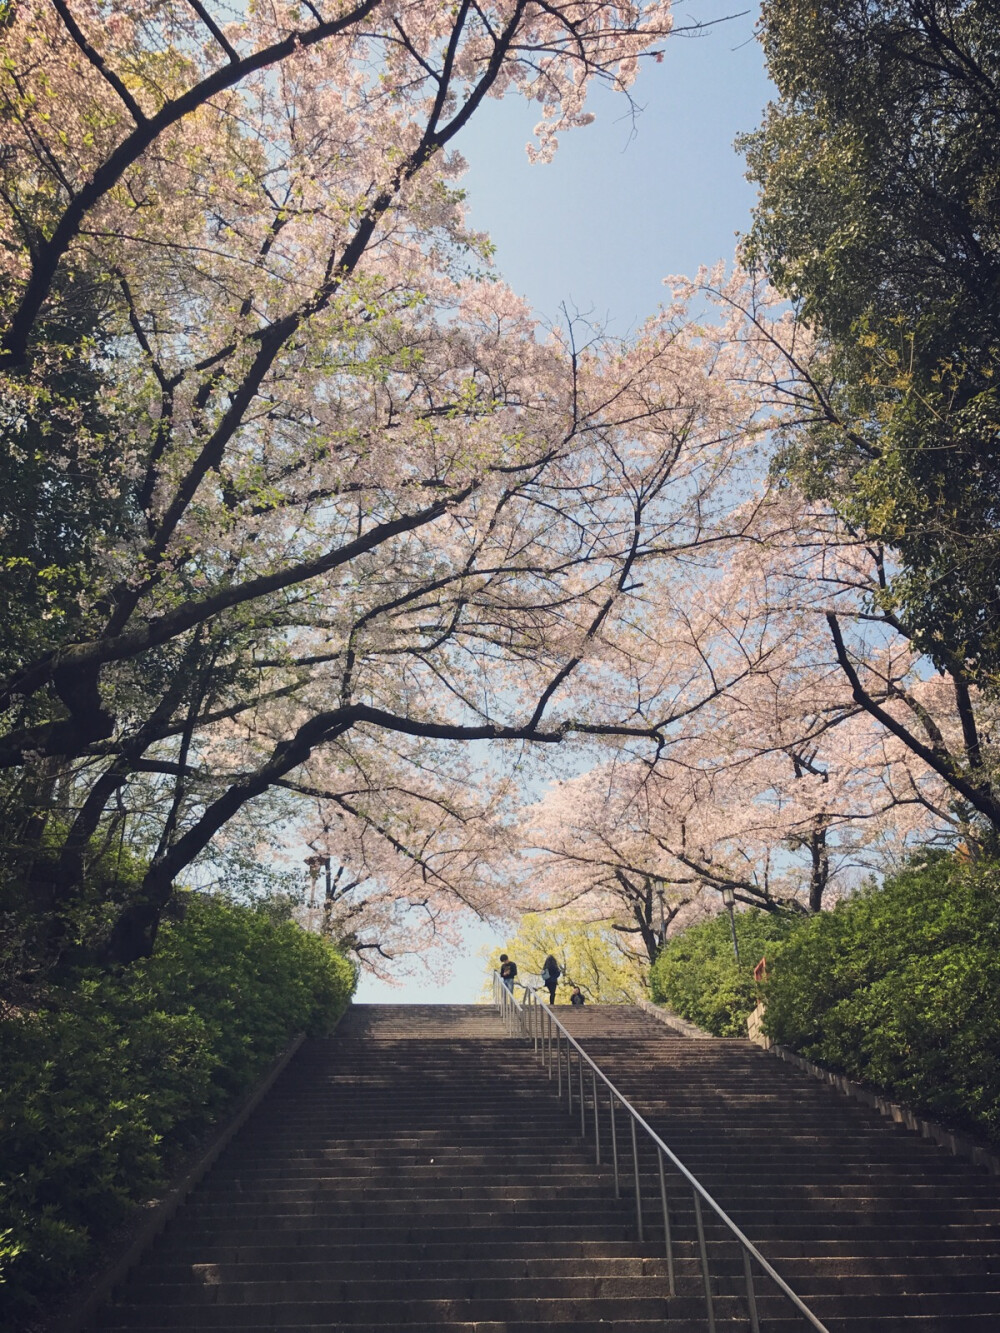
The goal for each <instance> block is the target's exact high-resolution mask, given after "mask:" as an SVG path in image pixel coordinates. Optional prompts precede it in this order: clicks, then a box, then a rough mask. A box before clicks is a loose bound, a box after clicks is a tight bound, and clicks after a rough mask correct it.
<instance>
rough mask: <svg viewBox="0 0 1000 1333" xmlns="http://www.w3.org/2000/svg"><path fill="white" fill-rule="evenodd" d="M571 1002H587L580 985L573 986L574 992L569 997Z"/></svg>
mask: <svg viewBox="0 0 1000 1333" xmlns="http://www.w3.org/2000/svg"><path fill="white" fill-rule="evenodd" d="M569 1002H570V1004H586V1000H585V999H584V998H583V993H582V991H581V990H580V987H579V986H574V987H573V994H572V995H571V996H570V997H569Z"/></svg>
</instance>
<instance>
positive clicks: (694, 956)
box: [649, 909, 823, 1037]
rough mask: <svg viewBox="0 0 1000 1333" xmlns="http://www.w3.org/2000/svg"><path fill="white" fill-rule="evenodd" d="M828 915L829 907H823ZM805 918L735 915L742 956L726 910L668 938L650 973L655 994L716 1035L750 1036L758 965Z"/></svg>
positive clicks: (659, 1001)
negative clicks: (748, 1017) (737, 950)
mask: <svg viewBox="0 0 1000 1333" xmlns="http://www.w3.org/2000/svg"><path fill="white" fill-rule="evenodd" d="M820 915H823V913H820ZM804 919H805V918H803V917H801V916H799V915H796V916H788V915H778V914H776V913H773V912H761V911H759V910H757V909H751V910H750V911H748V912H740V913H738V914H737V916H736V917H735V926H736V935H737V942H738V945H739V950H740V959H739V962H737V960H736V954H735V950H734V949H733V939H732V931H731V928H730V923H729V917H728V915H727V914H726V913H722V914H721V915H719V916H715V917H712V919H711V920H710V921H703V922H699V923H698V924H697V925H693V926H689V927H688V928H687V930H684V931H682V932H680V933H679V934H677V935H674V936H673V937H672V938H671V939H669V940H668V941H667V944H666V947H665V948H664V949H663V950H662V952H661V953H660V956H659V958H658V959H657V960H656V963H655V964H654V965H653V969H652V972H651V973H650V978H649V984H650V994H651V995H652V997H653V999H654V1001H655V1002H656V1003H657V1004H665V1005H667V1006H668V1007H669V1008H671V1009H673V1010H674V1011H675V1012H676V1013H678V1014H680V1016H681V1017H682V1018H686V1019H688V1021H689V1022H691V1023H697V1024H698V1026H699V1027H702V1028H704V1029H705V1030H706V1031H707V1032H711V1033H712V1034H713V1035H714V1036H716V1037H745V1036H746V1034H747V1016H748V1014H749V1013H750V1012H751V1010H752V1009H753V1007H754V1005H755V1004H756V1003H757V1001H758V999H759V998H760V989H759V987H758V984H757V983H756V981H755V980H754V977H753V971H754V968H755V967H756V966H757V964H758V962H759V961H760V960H761V958H764V957H766V958H767V959H768V962H769V963H770V960H771V958H772V955H773V952H774V950H775V947H776V945H777V944H778V943H779V941H781V940H784V939H785V938H787V937H788V936H789V935H790V934H791V933H792V932H793V931H795V930H796V929H797V928H798V925H799V923H800V922H801V921H803V920H804Z"/></svg>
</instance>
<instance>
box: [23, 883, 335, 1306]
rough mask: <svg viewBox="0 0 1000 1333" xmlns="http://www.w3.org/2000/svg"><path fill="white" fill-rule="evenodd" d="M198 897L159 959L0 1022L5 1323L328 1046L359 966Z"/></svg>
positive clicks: (168, 927) (241, 909) (259, 917)
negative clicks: (301, 1060)
mask: <svg viewBox="0 0 1000 1333" xmlns="http://www.w3.org/2000/svg"><path fill="white" fill-rule="evenodd" d="M184 896H185V897H186V898H189V901H188V902H187V903H186V905H185V910H184V911H183V915H182V916H181V917H180V919H173V920H170V921H168V922H166V923H165V924H164V927H163V929H162V930H161V932H160V934H159V935H158V937H157V947H156V951H155V953H154V954H153V956H152V957H151V958H149V959H146V960H144V961H142V962H139V963H137V964H135V965H134V966H133V967H131V968H130V969H128V970H127V971H126V972H125V973H123V974H120V975H119V976H117V977H111V976H107V975H103V976H101V975H97V974H89V975H87V974H85V975H84V976H82V977H80V978H78V979H77V981H76V982H75V984H73V985H72V986H66V987H65V988H62V989H59V990H55V991H53V992H52V993H51V994H50V996H49V998H48V1001H47V1002H46V1004H45V1005H44V1007H43V1008H40V1009H39V1010H38V1011H36V1012H30V1013H27V1012H25V1013H15V1014H13V1015H12V1016H8V1017H6V1018H5V1019H4V1020H3V1022H2V1023H0V1045H2V1047H3V1050H4V1079H3V1088H2V1091H0V1263H2V1264H3V1268H2V1271H0V1282H2V1285H0V1312H2V1311H4V1310H6V1313H7V1315H8V1316H9V1317H11V1318H14V1319H19V1318H22V1317H24V1316H25V1315H26V1314H27V1313H28V1312H29V1311H30V1309H31V1307H32V1305H33V1303H34V1302H35V1301H36V1300H37V1299H38V1298H39V1297H40V1295H41V1294H42V1293H43V1292H44V1293H46V1294H50V1293H51V1292H52V1291H53V1290H57V1289H58V1287H59V1286H60V1285H61V1284H63V1283H65V1282H68V1281H70V1280H71V1279H72V1278H73V1277H74V1276H75V1275H76V1274H77V1273H78V1272H79V1271H80V1270H81V1268H82V1266H83V1265H85V1264H86V1262H87V1261H88V1259H89V1258H91V1257H92V1255H93V1253H94V1246H95V1244H97V1243H99V1242H100V1240H101V1238H102V1236H104V1235H106V1234H107V1233H108V1232H109V1231H111V1230H112V1229H114V1228H115V1227H116V1226H118V1225H120V1224H121V1223H122V1222H123V1221H124V1220H125V1219H127V1218H128V1216H129V1214H130V1212H131V1211H132V1210H133V1208H134V1207H135V1205H136V1204H137V1203H139V1202H141V1201H142V1200H144V1199H148V1198H149V1197H150V1196H152V1195H154V1194H155V1192H156V1191H157V1189H158V1188H160V1187H161V1186H162V1184H163V1182H164V1179H165V1178H166V1176H167V1175H168V1174H169V1172H170V1171H171V1169H172V1167H173V1166H174V1165H175V1164H176V1162H177V1159H178V1156H179V1154H181V1153H182V1152H183V1151H184V1150H185V1149H189V1148H190V1147H191V1146H192V1144H194V1143H195V1142H196V1141H197V1139H198V1137H199V1136H200V1135H201V1134H202V1133H203V1132H204V1131H205V1129H206V1128H207V1127H208V1126H209V1125H210V1124H211V1123H212V1121H213V1120H215V1119H216V1118H217V1117H218V1116H219V1115H220V1113H221V1112H223V1111H224V1110H225V1109H226V1107H227V1106H228V1104H229V1103H230V1101H231V1100H232V1098H233V1097H234V1096H236V1095H237V1094H239V1093H241V1092H242V1091H244V1090H245V1089H246V1088H248V1087H249V1085H250V1084H251V1083H252V1082H253V1080H254V1079H255V1078H256V1077H257V1076H258V1075H259V1074H260V1073H261V1071H262V1070H263V1069H264V1068H265V1067H266V1066H267V1065H268V1063H269V1062H270V1061H271V1060H272V1059H273V1058H274V1057H275V1055H276V1054H277V1053H278V1052H279V1051H280V1050H281V1049H282V1048H283V1047H284V1046H285V1045H286V1044H287V1042H288V1040H289V1038H290V1037H291V1036H292V1035H293V1034H294V1033H295V1032H298V1031H302V1030H306V1031H308V1032H323V1031H325V1030H327V1029H328V1028H329V1027H330V1026H331V1025H332V1023H333V1022H334V1021H335V1020H336V1019H337V1018H338V1017H339V1016H340V1014H341V1013H342V1012H343V1010H344V1009H345V1007H346V1006H347V1004H348V1002H349V1000H350V997H351V994H352V992H353V989H354V980H355V977H354V971H353V969H352V968H351V966H350V965H349V964H348V963H347V962H346V961H345V960H344V959H343V958H342V957H340V955H339V954H337V953H336V952H335V951H334V950H333V949H331V948H330V946H329V945H327V944H326V943H325V942H324V941H323V940H322V939H320V938H319V937H318V936H316V935H309V934H307V933H306V932H305V931H303V930H301V929H300V928H299V927H298V926H296V925H295V924H294V923H293V922H292V921H291V920H288V919H283V914H282V912H281V911H280V909H278V908H276V907H275V905H274V904H273V903H272V904H269V905H266V906H262V907H256V908H255V907H248V906H241V905H237V904H233V903H229V902H226V901H224V900H221V899H219V898H206V897H202V896H195V895H184Z"/></svg>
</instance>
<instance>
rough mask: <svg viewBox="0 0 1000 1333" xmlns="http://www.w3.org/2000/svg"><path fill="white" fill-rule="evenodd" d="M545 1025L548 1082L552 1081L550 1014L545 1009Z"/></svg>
mask: <svg viewBox="0 0 1000 1333" xmlns="http://www.w3.org/2000/svg"><path fill="white" fill-rule="evenodd" d="M545 1026H546V1028H547V1029H548V1041H547V1043H546V1044H547V1046H548V1052H549V1082H550V1083H551V1082H552V1015H551V1014H550V1013H549V1011H548V1010H547V1009H546V1010H545Z"/></svg>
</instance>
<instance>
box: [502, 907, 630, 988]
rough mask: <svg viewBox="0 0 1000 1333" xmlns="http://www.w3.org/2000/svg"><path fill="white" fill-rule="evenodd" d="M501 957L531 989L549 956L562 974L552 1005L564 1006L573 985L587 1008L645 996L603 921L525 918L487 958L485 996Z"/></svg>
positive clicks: (529, 915) (626, 956)
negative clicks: (508, 960)
mask: <svg viewBox="0 0 1000 1333" xmlns="http://www.w3.org/2000/svg"><path fill="white" fill-rule="evenodd" d="M502 953H505V954H507V955H508V956H509V957H511V958H513V960H514V961H515V962H516V963H517V972H518V981H520V982H522V983H524V984H527V985H531V986H534V987H535V988H536V989H541V986H542V981H541V976H542V964H543V963H544V962H545V959H546V957H547V955H548V954H552V956H553V957H554V958H555V960H556V962H557V963H558V964H559V967H560V969H561V971H562V975H561V976H560V978H559V989H558V990H557V991H556V1002H557V1003H558V1002H559V1001H560V999H561V1000H563V1001H564V1002H566V1003H568V1002H569V996H570V991H571V990H572V988H573V987H574V986H579V987H580V990H581V991H582V992H583V994H584V996H585V997H586V999H588V1000H589V1001H590V1002H591V1003H592V1004H631V1003H632V1002H633V1001H634V1000H635V999H636V998H637V997H638V996H641V995H644V994H645V989H646V986H645V976H644V972H643V969H642V967H641V966H640V965H639V964H638V962H637V960H636V959H635V958H634V957H633V956H632V955H630V954H627V953H625V952H624V951H623V950H622V948H621V945H620V944H619V942H618V939H617V937H616V935H615V932H614V930H613V928H611V926H610V925H609V924H608V923H606V922H600V921H575V920H573V919H572V918H569V917H562V916H549V915H547V914H542V913H540V912H528V913H526V914H525V915H524V916H522V917H521V920H520V921H519V922H518V928H517V931H516V933H515V934H514V935H512V936H511V938H510V939H508V940H507V942H506V944H504V945H503V947H502V948H500V947H498V948H496V949H494V950H493V952H492V953H491V954H490V957H489V970H488V972H487V984H486V992H487V993H488V992H489V986H490V981H489V978H491V977H492V975H493V973H494V971H497V970H499V967H500V955H501V954H502Z"/></svg>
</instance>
